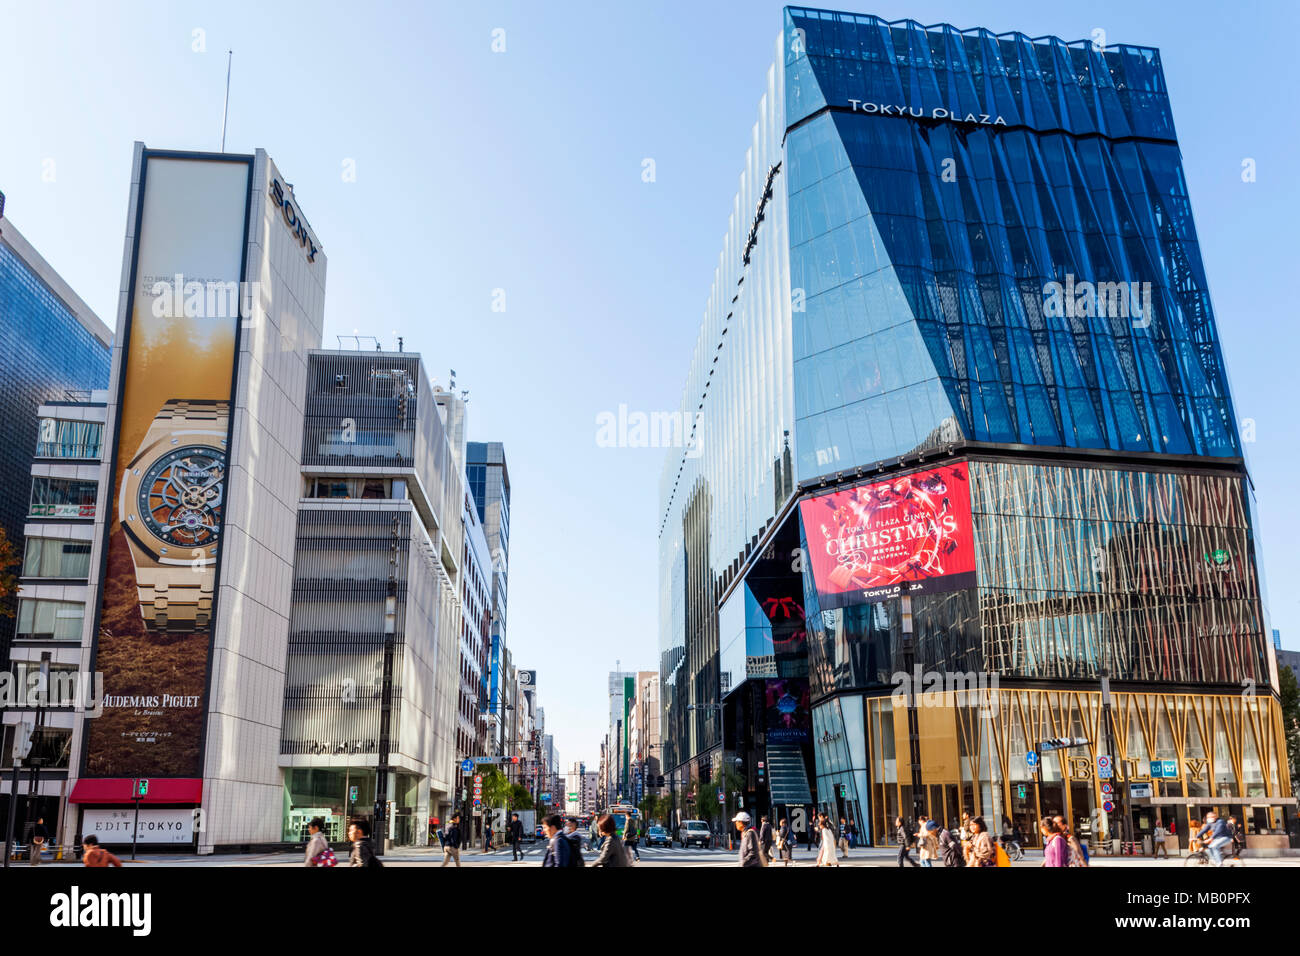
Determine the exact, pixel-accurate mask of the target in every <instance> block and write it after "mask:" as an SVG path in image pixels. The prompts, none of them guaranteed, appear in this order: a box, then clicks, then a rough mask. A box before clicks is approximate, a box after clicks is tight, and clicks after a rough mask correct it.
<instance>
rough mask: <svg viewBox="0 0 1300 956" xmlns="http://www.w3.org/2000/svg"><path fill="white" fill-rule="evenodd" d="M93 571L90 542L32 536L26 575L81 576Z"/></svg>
mask: <svg viewBox="0 0 1300 956" xmlns="http://www.w3.org/2000/svg"><path fill="white" fill-rule="evenodd" d="M89 574H90V542H89V541H67V540H64V539H61V538H28V539H27V551H26V553H25V554H24V555H23V576H24V577H29V578H81V579H85V578H86V577H88V576H89Z"/></svg>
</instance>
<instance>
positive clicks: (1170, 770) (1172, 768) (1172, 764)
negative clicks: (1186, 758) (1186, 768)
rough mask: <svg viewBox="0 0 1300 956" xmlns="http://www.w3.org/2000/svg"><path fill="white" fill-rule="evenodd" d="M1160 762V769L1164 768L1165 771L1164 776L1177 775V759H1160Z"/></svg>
mask: <svg viewBox="0 0 1300 956" xmlns="http://www.w3.org/2000/svg"><path fill="white" fill-rule="evenodd" d="M1160 763H1161V769H1162V770H1164V772H1165V776H1166V777H1177V776H1178V761H1177V760H1162V761H1160Z"/></svg>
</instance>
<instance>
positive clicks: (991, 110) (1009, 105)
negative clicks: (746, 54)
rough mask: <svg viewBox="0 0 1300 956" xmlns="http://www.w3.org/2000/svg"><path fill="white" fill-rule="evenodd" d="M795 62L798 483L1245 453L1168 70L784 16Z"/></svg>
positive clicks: (1108, 55) (1005, 43)
mask: <svg viewBox="0 0 1300 956" xmlns="http://www.w3.org/2000/svg"><path fill="white" fill-rule="evenodd" d="M785 58H786V59H785V66H786V73H785V76H786V120H787V126H788V127H789V129H790V132H789V135H788V139H787V142H786V152H787V155H788V158H789V175H788V189H789V193H790V200H789V216H790V244H791V250H790V271H791V284H792V287H793V288H794V289H796V290H799V289H802V290H803V295H804V298H805V302H806V305H805V308H804V310H803V311H796V312H795V313H794V349H795V354H794V379H795V401H796V410H795V416H796V419H797V421H798V426H797V434H798V447H799V477H800V479H807V478H813V477H817V476H819V475H822V474H826V473H834V472H836V471H841V470H844V469H845V468H849V467H857V466H863V465H871V464H874V463H875V462H878V461H881V460H885V459H889V458H893V457H896V456H898V455H904V454H908V453H911V452H914V451H917V450H919V449H924V448H929V447H936V446H938V445H940V444H943V443H945V442H950V441H951V440H952V439H953V438H955V437H958V436H960V437H961V438H964V439H967V440H973V441H981V442H991V443H998V444H1010V443H1015V444H1025V445H1036V446H1055V447H1067V448H1078V449H1109V450H1113V451H1139V452H1143V451H1144V452H1165V453H1172V454H1194V455H1206V456H1215V457H1232V458H1235V457H1238V456H1239V455H1240V446H1239V444H1238V439H1237V433H1236V427H1235V425H1234V419H1233V412H1232V405H1231V400H1230V398H1229V395H1228V388H1227V383H1226V376H1225V374H1224V369H1223V359H1222V355H1221V352H1220V348H1219V343H1218V338H1217V335H1216V332H1215V327H1214V319H1213V312H1212V310H1211V308H1210V301H1209V292H1208V289H1207V285H1206V278H1205V272H1204V268H1203V266H1202V263H1201V257H1200V249H1199V245H1198V243H1197V240H1196V233H1195V229H1194V227H1193V224H1192V216H1191V209H1190V204H1189V200H1188V196H1187V188H1186V183H1185V181H1184V178H1183V172H1182V165H1181V160H1180V156H1179V151H1178V145H1177V142H1176V141H1175V139H1174V127H1173V120H1172V117H1171V115H1170V111H1169V103H1168V98H1167V95H1166V91H1165V85H1164V76H1163V73H1162V70H1161V66H1160V56H1159V54H1158V53H1157V51H1155V50H1153V49H1149V48H1144V47H1132V46H1125V45H1116V46H1111V47H1107V48H1106V49H1105V50H1104V51H1098V50H1097V49H1094V48H1093V46H1092V44H1091V43H1089V42H1086V41H1080V42H1077V43H1068V44H1067V43H1065V42H1063V41H1061V40H1057V39H1054V38H1046V39H1038V40H1031V39H1030V38H1028V37H1026V36H1024V35H1021V34H1008V35H1002V36H995V35H993V34H991V33H989V32H988V31H986V30H966V31H958V30H956V29H954V28H952V27H949V26H946V25H944V26H937V27H922V26H921V25H920V24H918V23H915V22H912V21H902V22H899V23H893V24H890V23H886V22H884V21H882V20H880V19H878V18H876V17H870V16H857V15H853V14H842V13H828V12H824V11H812V10H797V9H789V10H787V13H786V47H785ZM1054 284H1055V285H1054ZM798 297H799V295H798V293H797V292H796V299H798Z"/></svg>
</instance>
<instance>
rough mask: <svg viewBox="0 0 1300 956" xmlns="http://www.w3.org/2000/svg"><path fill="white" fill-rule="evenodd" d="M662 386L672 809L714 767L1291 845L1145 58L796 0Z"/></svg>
mask: <svg viewBox="0 0 1300 956" xmlns="http://www.w3.org/2000/svg"><path fill="white" fill-rule="evenodd" d="M680 408H681V411H682V413H683V414H684V415H687V416H689V418H690V420H692V421H694V422H695V430H694V431H693V432H692V436H691V444H690V445H689V446H688V447H687V448H686V449H684V450H683V449H677V450H674V451H672V452H670V453H669V455H668V457H667V460H666V462H665V465H664V471H663V476H662V480H661V497H660V512H659V513H660V519H661V522H662V523H661V527H660V549H661V557H660V595H661V611H660V670H661V680H662V700H663V708H664V709H663V733H664V750H665V752H664V768H665V773H666V774H669V783H670V786H671V788H672V790H671V792H672V793H673V796H674V799H675V801H676V804H677V807H678V808H679V815H680V816H682V817H683V818H685V817H686V815H687V814H698V813H700V812H702V811H704V810H705V809H706V808H705V806H704V804H705V803H706V802H707V801H708V800H709V799H710V798H711V790H710V788H711V787H712V786H714V785H715V782H717V781H719V780H720V779H721V778H720V777H719V775H720V774H722V773H723V772H724V767H725V774H726V775H728V776H729V775H731V774H733V773H734V774H736V775H737V778H736V784H735V787H734V789H736V790H737V791H739V792H741V793H743V794H744V796H745V806H746V808H747V809H749V808H751V807H757V808H758V810H759V812H769V811H770V812H776V813H783V812H786V811H787V810H790V811H794V810H795V809H796V808H798V807H803V808H804V812H805V813H806V812H811V811H812V810H814V809H824V810H827V811H829V812H830V813H831V814H832V815H833V816H835V817H840V816H843V817H845V818H848V819H852V820H854V821H855V822H856V824H857V827H858V830H859V833H860V834H862V835H863V836H864V837H868V836H869V839H870V840H871V841H872V842H875V843H885V842H888V835H889V833H890V832H891V830H892V825H893V819H894V817H895V816H896V815H902V816H904V817H915V816H917V815H919V814H922V813H924V814H926V815H928V816H930V817H933V818H938V819H940V820H943V821H944V822H945V823H950V822H951V821H953V820H954V819H956V818H958V817H959V815H960V814H961V812H963V811H969V812H971V813H974V814H980V815H982V816H984V817H985V819H986V821H987V822H988V825H989V826H990V827H996V828H998V830H995V832H1000V831H1001V830H1008V829H1010V828H1011V827H1012V826H1015V825H1018V826H1020V827H1021V828H1022V830H1023V831H1024V832H1025V833H1026V834H1027V835H1029V837H1030V841H1031V842H1036V824H1037V821H1038V820H1039V819H1040V818H1041V817H1042V816H1045V815H1052V814H1058V813H1059V814H1062V815H1064V816H1065V817H1066V818H1067V819H1068V820H1069V821H1070V822H1071V824H1072V825H1073V826H1076V827H1078V828H1079V829H1080V832H1081V833H1082V834H1084V835H1086V836H1088V837H1090V838H1091V839H1093V840H1094V841H1095V842H1098V843H1100V842H1101V841H1102V840H1103V839H1104V840H1106V841H1110V840H1123V841H1140V840H1141V839H1142V837H1144V836H1146V835H1148V834H1150V833H1151V831H1152V829H1153V828H1154V826H1155V825H1156V823H1157V822H1158V821H1159V822H1161V823H1163V824H1164V825H1165V826H1166V828H1168V827H1169V826H1170V824H1171V823H1172V824H1173V825H1174V830H1175V834H1176V835H1175V837H1174V839H1175V841H1176V842H1178V843H1180V844H1181V845H1183V846H1185V845H1186V837H1185V831H1186V828H1187V827H1188V826H1189V825H1190V823H1191V821H1192V820H1193V819H1194V818H1195V819H1199V818H1200V817H1202V816H1203V815H1204V813H1205V812H1206V811H1208V810H1209V809H1211V808H1217V809H1218V810H1219V811H1220V812H1221V813H1226V812H1231V813H1234V814H1236V815H1237V816H1238V818H1239V819H1240V820H1243V821H1244V823H1245V826H1246V829H1247V832H1248V845H1249V846H1250V847H1252V848H1256V849H1260V850H1261V851H1268V850H1270V849H1280V848H1282V847H1285V846H1288V845H1289V842H1290V841H1294V840H1295V836H1294V833H1295V820H1294V815H1295V799H1294V796H1293V792H1292V789H1291V781H1290V779H1289V775H1288V769H1287V763H1286V745H1285V739H1284V731H1283V725H1282V718H1281V711H1280V708H1279V704H1278V691H1277V687H1278V680H1277V667H1276V662H1275V660H1274V657H1273V651H1272V648H1271V646H1270V643H1269V641H1268V640H1267V638H1266V635H1267V634H1268V629H1267V621H1266V617H1267V612H1266V608H1265V602H1264V592H1263V572H1262V570H1261V568H1260V565H1259V546H1258V540H1257V518H1256V515H1255V512H1254V502H1253V498H1252V493H1251V489H1250V481H1249V475H1248V473H1247V469H1246V464H1245V460H1244V456H1243V452H1242V446H1241V439H1240V436H1239V433H1238V427H1237V418H1236V415H1235V412H1234V409H1233V403H1232V396H1231V393H1230V390H1229V385H1228V377H1227V372H1226V368H1225V361H1224V357H1223V354H1222V350H1221V347H1220V342H1219V337H1218V332H1217V329H1216V325H1215V317H1214V312H1213V309H1212V306H1211V301H1210V295H1209V291H1208V284H1207V279H1206V273H1205V266H1204V263H1203V262H1202V258H1201V251H1200V246H1199V243H1198V241H1197V234H1196V229H1195V226H1194V223H1193V218H1192V211H1191V202H1190V197H1189V196H1188V191H1187V184H1186V181H1185V177H1184V174H1183V168H1182V161H1181V155H1180V151H1179V146H1178V140H1177V136H1176V132H1175V126H1174V120H1173V116H1172V113H1171V110H1170V105H1169V99H1168V95H1167V92H1166V86H1165V76H1164V72H1163V69H1162V66H1161V60H1160V55H1159V53H1158V51H1157V50H1155V49H1152V48H1148V47H1139V46H1129V45H1114V46H1107V47H1104V48H1098V47H1096V46H1094V45H1093V44H1092V43H1090V42H1087V41H1079V42H1065V41H1062V40H1060V39H1056V38H1051V37H1040V38H1031V37H1029V36H1026V35H1022V34H1019V33H1011V34H998V35H995V34H993V33H990V32H989V31H986V30H980V29H972V30H958V29H955V28H953V27H951V26H948V25H938V26H929V27H927V26H922V25H920V24H918V23H915V22H913V21H898V22H893V23H889V22H886V21H883V20H881V19H879V18H876V17H872V16H860V15H855V14H849V13H834V12H827V11H819V10H805V9H797V8H787V9H786V11H785V15H784V28H783V30H782V36H781V38H780V40H779V42H778V47H777V51H776V57H775V62H774V63H773V65H772V67H771V69H770V70H769V72H768V75H767V78H766V91H765V93H764V95H763V97H762V99H761V101H760V106H759V117H758V121H757V122H756V124H755V126H754V130H753V138H752V142H751V144H750V146H749V149H748V152H747V153H746V156H745V164H744V168H743V171H742V175H741V179H740V187H739V191H738V194H737V196H736V200H735V204H734V207H733V213H732V216H731V220H730V223H729V226H728V231H727V233H726V238H725V240H724V246H723V250H722V253H721V256H720V258H719V262H718V266H717V271H716V273H715V278H714V284H713V288H712V290H711V292H710V294H709V298H708V301H707V305H706V308H705V314H704V320H703V324H702V327H701V330H700V334H699V338H698V342H697V345H696V347H695V351H694V355H693V358H692V360H691V363H690V366H689V370H688V374H687V378H686V384H685V388H684V393H683V398H682V402H681V406H680ZM1060 738H1068V740H1069V741H1070V744H1071V745H1070V746H1068V747H1065V748H1060V749H1057V748H1055V747H1054V746H1053V745H1052V741H1055V740H1059V739H1060ZM706 791H709V792H708V793H706ZM697 801H698V802H697ZM751 801H752V802H751ZM1288 830H1290V831H1291V834H1292V835H1291V836H1288Z"/></svg>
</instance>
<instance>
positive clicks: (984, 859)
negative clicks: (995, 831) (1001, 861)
mask: <svg viewBox="0 0 1300 956" xmlns="http://www.w3.org/2000/svg"><path fill="white" fill-rule="evenodd" d="M970 830H971V838H970V855H971V862H972V864H973V865H974V866H997V865H998V851H997V850H996V849H994V847H993V838H992V837H990V836H989V828H988V826H987V825H986V824H985V823H984V818H983V817H975V818H974V819H973V820H971V822H970Z"/></svg>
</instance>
